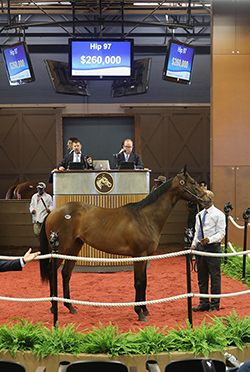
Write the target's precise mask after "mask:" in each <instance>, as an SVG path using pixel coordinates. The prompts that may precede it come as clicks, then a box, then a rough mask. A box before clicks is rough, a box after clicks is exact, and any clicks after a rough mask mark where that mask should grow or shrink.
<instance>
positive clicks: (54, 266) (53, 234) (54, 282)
mask: <svg viewBox="0 0 250 372" xmlns="http://www.w3.org/2000/svg"><path fill="white" fill-rule="evenodd" d="M50 244H51V245H52V253H54V254H57V253H58V248H57V247H58V246H59V237H58V232H53V231H51V234H50ZM51 296H52V298H53V297H57V258H56V257H54V258H53V259H52V294H51ZM52 302H53V305H52V306H53V314H54V327H56V326H57V321H58V304H57V301H53V300H52Z"/></svg>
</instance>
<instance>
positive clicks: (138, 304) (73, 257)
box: [0, 243, 250, 307]
mask: <svg viewBox="0 0 250 372" xmlns="http://www.w3.org/2000/svg"><path fill="white" fill-rule="evenodd" d="M228 244H229V247H230V249H231V250H232V251H233V252H232V253H210V252H204V251H196V250H191V249H188V250H184V251H179V252H172V253H167V254H161V255H154V256H146V257H133V258H111V259H110V258H91V257H78V256H67V255H60V254H55V253H50V254H47V255H42V256H38V257H36V260H39V259H48V258H49V259H51V258H60V259H68V260H75V261H90V262H136V261H150V260H158V259H163V258H169V257H176V256H182V255H187V254H190V255H193V254H195V255H198V256H210V257H211V256H216V257H230V256H240V257H242V256H243V255H246V254H247V255H248V256H249V255H250V251H242V252H236V251H235V249H234V248H233V246H232V244H231V243H228ZM17 258H18V257H16V256H14V257H13V256H0V260H13V259H17ZM245 294H250V289H249V290H246V291H242V292H235V293H227V294H218V295H212V294H200V293H186V294H181V295H177V296H172V297H166V298H162V299H157V300H151V301H142V302H119V303H110V302H107V303H106V302H105V303H103V302H91V301H78V300H69V299H65V298H60V297H43V298H13V297H2V296H0V300H3V301H16V302H45V301H58V302H64V303H72V304H79V305H87V306H105V307H123V306H143V305H152V304H159V303H163V302H169V301H175V300H180V299H184V298H188V297H200V298H224V297H234V296H241V295H245Z"/></svg>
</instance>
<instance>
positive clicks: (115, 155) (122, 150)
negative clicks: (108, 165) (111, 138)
mask: <svg viewBox="0 0 250 372" xmlns="http://www.w3.org/2000/svg"><path fill="white" fill-rule="evenodd" d="M125 151H126V150H124V149H121V150H120V151H119V152H118V153H117V154H113V156H114V157H115V158H117V156H118V155H120V154H121V153H122V152H125Z"/></svg>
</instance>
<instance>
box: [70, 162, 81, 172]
mask: <svg viewBox="0 0 250 372" xmlns="http://www.w3.org/2000/svg"><path fill="white" fill-rule="evenodd" d="M68 169H69V170H83V169H84V164H83V162H81V161H80V162H74V161H70V162H69V165H68Z"/></svg>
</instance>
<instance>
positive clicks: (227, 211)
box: [224, 202, 233, 264]
mask: <svg viewBox="0 0 250 372" xmlns="http://www.w3.org/2000/svg"><path fill="white" fill-rule="evenodd" d="M230 209H231V211H232V210H233V207H232V205H231V203H230V202H228V203H227V204H225V205H224V212H225V215H226V233H225V253H227V241H228V240H227V237H228V215H229V212H230ZM224 263H225V264H226V263H227V257H224Z"/></svg>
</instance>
